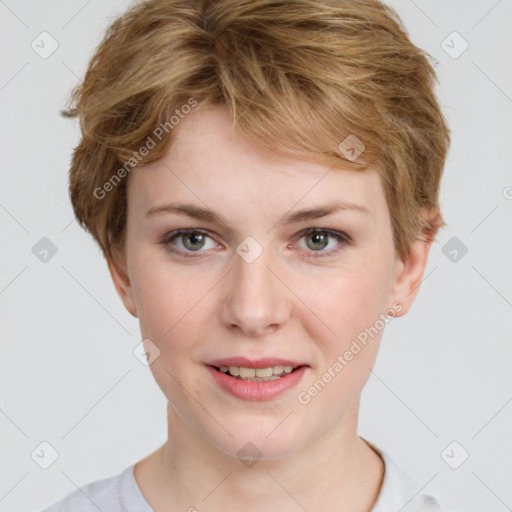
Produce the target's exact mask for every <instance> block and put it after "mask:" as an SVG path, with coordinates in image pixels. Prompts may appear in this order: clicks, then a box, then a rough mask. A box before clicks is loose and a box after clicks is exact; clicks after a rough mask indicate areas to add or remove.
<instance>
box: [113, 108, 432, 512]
mask: <svg viewBox="0 0 512 512" xmlns="http://www.w3.org/2000/svg"><path fill="white" fill-rule="evenodd" d="M175 130H176V132H175V134H174V135H175V139H174V142H173V144H172V145H171V147H170V149H169V151H168V153H167V154H166V155H165V156H164V157H163V158H162V159H160V160H158V161H156V162H153V163H151V164H149V165H146V166H144V167H140V168H136V169H134V170H133V171H132V173H131V174H130V177H129V182H128V218H127V226H126V229H127V232H126V244H125V248H124V253H123V254H120V255H118V257H117V258H116V261H115V262H113V261H111V262H109V269H110V272H111V275H112V278H113V281H114V284H115V286H116V289H117V291H118V293H119V295H120V297H121V299H122V300H123V302H124V305H125V306H126V308H127V310H128V311H129V312H130V313H131V314H132V315H134V316H136V317H138V318H139V321H140V326H141V333H142V337H143V339H150V340H151V341H152V343H154V344H155V345H156V346H157V347H158V349H159V350H160V355H159V357H158V358H157V359H156V360H155V361H154V362H153V363H152V364H151V366H150V369H151V372H152V373H153V376H154V378H155V379H156V382H157V384H158V385H159V387H160V388H161V390H162V392H163V393H164V395H165V397H166V398H167V400H168V430H169V432H168V434H169V435H168V439H167V441H166V442H165V443H164V444H163V445H162V446H161V447H160V448H159V449H158V450H156V451H155V452H154V453H152V454H151V455H149V456H148V457H146V458H145V459H143V460H141V461H139V462H138V463H137V464H136V466H135V472H134V474H135V478H136V481H137V483H138V485H139V487H140V489H141V491H142V493H143V495H144V496H145V498H146V500H147V501H148V502H149V504H150V505H151V506H152V507H153V508H154V509H155V510H157V511H163V510H166V511H168V510H181V511H183V510H190V511H191V512H192V511H193V510H195V509H197V510H199V511H201V512H205V511H218V510H237V511H249V510H250V511H251V512H255V511H260V510H261V511H263V510H265V511H267V510H280V511H284V512H286V511H297V510H301V506H302V507H304V508H305V509H306V510H308V511H309V512H313V511H316V510H326V509H331V510H332V509H336V510H338V511H340V512H349V511H350V512H356V511H359V512H368V511H370V510H371V508H372V506H373V505H374V503H375V501H376V499H377V497H378V494H379V491H380V487H381V484H382V478H383V473H384V465H383V462H382V459H381V457H380V456H379V455H378V454H377V452H376V451H374V450H373V449H372V448H371V447H370V446H369V445H368V444H367V443H366V442H365V441H364V440H362V439H361V438H360V437H359V436H358V434H357V417H358V410H359V399H360V394H361V391H362V389H363V387H364V385H365V383H366V381H367V379H368V377H369V374H370V371H371V368H372V366H373V364H374V361H375V358H376V356H377V352H378V348H379V343H380V338H381V335H382V330H381V331H380V332H379V334H378V335H377V336H375V337H373V338H371V339H370V341H369V342H368V344H367V345H366V346H364V348H363V349H362V350H361V351H360V352H359V353H357V355H355V356H354V357H353V359H352V360H351V361H349V362H348V364H347V365H346V366H344V368H343V370H342V371H340V372H339V373H336V374H335V375H336V376H335V377H334V378H332V379H331V380H330V382H329V383H328V384H327V385H326V386H325V387H324V388H323V389H322V390H321V391H320V392H319V393H318V394H317V395H316V396H314V397H312V398H311V400H310V401H309V403H307V404H303V403H300V402H299V400H298V398H297V396H298V393H299V392H301V391H307V390H308V388H309V386H311V384H312V383H314V382H315V381H316V380H317V379H319V378H321V376H322V374H323V373H324V372H325V371H327V370H328V368H329V367H332V366H333V363H334V362H335V361H336V360H337V357H338V355H342V354H344V353H345V352H346V350H348V349H349V348H350V346H351V343H352V341H353V340H354V339H356V337H357V335H358V334H359V333H361V332H362V331H364V329H365V328H367V327H370V326H373V325H375V324H376V320H378V319H379V318H382V317H379V315H382V314H385V313H386V311H388V310H389V309H390V308H392V305H393V303H395V308H396V304H399V308H401V309H400V311H399V312H396V314H395V315H394V316H401V315H403V314H405V313H406V312H407V311H408V310H409V308H410V306H411V304H412V302H413V301H414V299H415V297H416V294H417V292H418V290H419V285H420V282H421V279H422V276H423V272H424V269H425V266H426V263H427V257H428V253H429V250H430V246H431V243H432V242H431V241H430V240H428V241H420V240H418V241H416V242H414V243H413V244H412V246H411V250H410V253H409V256H408V257H407V258H405V259H403V260H401V259H399V258H398V257H397V256H396V253H395V249H394V247H393V238H392V228H391V219H390V215H389V210H388V207H387V203H386V200H385V196H384V189H383V187H382V184H381V181H380V178H379V176H378V174H377V173H376V171H375V170H374V169H371V168H370V169H368V170H366V171H362V172H361V171H349V170H343V169H330V168H329V167H326V166H325V165H323V164H320V163H317V162H312V161H306V160H299V159H296V158H292V157H289V156H285V155H282V154H277V153H273V152H271V151H268V150H265V149H263V148H262V147H261V146H259V145H258V144H256V143H254V142H252V141H250V140H249V139H247V138H246V137H245V136H244V135H243V134H242V133H241V132H239V131H238V130H237V129H235V131H234V132H233V131H232V130H231V121H230V119H229V117H228V115H227V113H225V111H224V110H222V109H221V108H219V107H210V108H207V109H203V110H198V111H195V112H194V113H192V114H190V115H188V116H187V117H186V118H185V119H184V120H183V121H182V122H181V123H180V125H179V126H178V127H177V128H175ZM340 200H341V201H344V202H346V203H354V204H357V205H360V206H362V207H364V208H366V209H367V210H368V211H367V212H366V213H364V212H362V211H359V210H356V209H345V210H342V211H339V212H336V213H333V214H330V215H328V216H325V217H322V218H319V219H316V220H309V221H302V222H299V223H296V224H292V225H284V224H282V223H281V219H282V217H283V216H284V215H286V214H288V213H290V212H295V211H297V210H302V209H307V208H311V207H313V206H318V205H324V204H326V203H329V202H331V201H340ZM178 201H179V202H183V203H192V204H194V205H196V206H198V207H203V208H209V209H211V210H214V211H215V212H217V214H218V215H219V216H220V217H221V218H222V219H224V221H223V222H220V223H219V222H215V223H212V222H210V221H206V220H197V219H192V218H189V217H187V216H184V215H179V214H175V213H174V214H173V213H163V214H154V215H149V216H148V215H146V212H147V211H148V210H150V209H151V208H155V207H159V206H161V205H164V204H168V203H171V202H178ZM311 227H313V228H318V229H321V228H322V229H330V230H334V231H337V232H343V233H346V234H348V235H349V237H350V242H349V243H344V242H340V241H337V240H336V239H335V238H333V237H326V236H324V238H322V237H320V239H319V238H318V237H317V238H315V237H314V235H302V234H301V231H302V230H304V229H306V228H311ZM182 228H196V229H200V230H202V231H203V232H206V233H205V234H206V236H205V237H204V238H194V237H193V236H192V237H191V236H190V235H189V236H188V237H187V236H181V237H178V238H175V239H174V240H173V241H169V238H168V239H167V240H168V243H167V246H166V245H165V244H164V243H161V242H162V239H163V238H164V237H165V236H166V235H167V234H169V233H172V232H173V231H175V230H177V229H182ZM203 234H204V233H203ZM320 235H321V233H320ZM247 236H251V237H253V238H254V239H255V240H256V241H257V243H258V244H259V245H260V247H261V248H262V250H263V252H262V254H261V255H260V256H259V257H258V258H257V259H256V260H255V261H253V262H252V263H247V262H246V261H244V259H243V258H241V257H240V256H239V255H238V254H237V252H236V248H237V246H238V245H239V244H240V243H241V242H242V241H243V240H244V239H245V238H246V237H247ZM171 249H174V250H175V251H178V252H177V253H173V252H171ZM194 249H196V250H195V251H194ZM187 251H188V252H187ZM183 254H192V257H189V258H187V257H185V256H184V255H183ZM319 254H322V255H324V257H321V256H318V255H319ZM393 321H394V320H393ZM231 356H246V357H248V358H258V357H263V356H275V357H285V358H289V359H294V360H298V361H301V362H304V363H306V364H308V365H309V368H308V369H307V371H306V373H305V375H304V377H303V379H302V380H301V381H300V382H299V384H298V385H297V386H295V387H294V388H292V389H291V390H288V391H286V392H285V393H283V394H281V395H279V396H278V397H276V398H273V399H271V400H265V401H247V400H242V399H240V398H236V397H233V396H231V395H230V394H227V393H226V392H225V391H223V390H221V389H220V388H219V387H218V386H217V385H216V384H215V383H214V380H213V378H212V376H211V375H210V373H209V372H208V370H207V369H206V367H205V362H207V361H211V360H213V359H217V358H221V357H231ZM331 371H332V370H331ZM247 442H251V443H253V444H254V445H255V446H256V447H257V448H258V450H259V451H260V452H261V454H262V458H261V459H260V460H259V461H258V462H256V464H254V465H253V466H252V467H246V466H245V465H244V464H242V463H241V461H240V460H239V459H238V458H237V452H238V451H239V450H240V449H241V448H242V447H243V446H244V445H245V444H246V443H247ZM221 482H222V483H221ZM219 484H220V485H219ZM263 490H264V491H263ZM205 497H206V499H205ZM299 504H300V505H299ZM334 505H335V506H334ZM192 507H195V509H194V508H192Z"/></svg>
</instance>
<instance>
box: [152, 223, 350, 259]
mask: <svg viewBox="0 0 512 512" xmlns="http://www.w3.org/2000/svg"><path fill="white" fill-rule="evenodd" d="M190 234H201V235H205V236H207V237H208V238H211V237H210V235H209V234H208V233H207V232H206V231H203V230H201V229H196V228H189V229H179V230H176V231H173V232H171V233H168V234H166V235H165V236H164V237H163V238H162V240H160V242H159V243H160V244H161V245H163V246H164V247H166V248H168V250H169V251H170V252H172V253H174V254H178V255H180V256H183V257H185V258H197V257H198V255H195V254H194V253H201V252H204V251H201V250H199V251H185V252H184V251H182V250H181V249H180V250H176V249H173V248H171V245H172V244H171V242H172V241H173V240H174V239H176V238H179V237H180V236H184V235H190ZM310 234H315V235H318V234H321V235H328V236H329V237H332V238H334V239H335V240H337V241H338V242H340V243H341V247H338V248H336V249H331V250H330V251H308V252H309V253H310V254H309V255H307V256H305V257H306V258H307V259H316V258H325V257H329V256H332V255H333V254H335V253H337V252H339V251H340V250H342V248H343V246H347V245H351V244H352V239H351V238H350V237H349V236H348V235H347V234H346V233H344V232H342V231H333V230H331V229H325V228H308V229H305V230H303V231H301V232H300V233H299V234H298V236H299V239H298V240H300V239H301V238H303V237H304V236H306V235H310ZM314 253H318V254H314Z"/></svg>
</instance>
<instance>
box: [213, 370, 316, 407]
mask: <svg viewBox="0 0 512 512" xmlns="http://www.w3.org/2000/svg"><path fill="white" fill-rule="evenodd" d="M206 367H207V368H208V370H209V371H210V373H211V374H212V376H213V378H214V380H215V382H216V383H217V384H218V385H219V386H220V387H221V388H222V389H223V390H224V391H227V392H228V393H231V394H232V395H234V396H236V397H237V398H242V399H244V400H270V399H272V398H274V397H276V396H278V395H280V394H281V393H284V392H285V391H287V390H288V389H290V388H292V387H293V386H295V385H297V384H298V382H299V381H300V379H301V378H302V376H303V375H304V373H305V372H306V370H307V366H301V367H300V368H299V369H297V370H295V371H294V372H291V373H288V374H286V375H285V376H284V377H280V378H279V379H275V380H267V381H259V382H253V381H247V380H240V379H236V378H235V377H231V376H230V375H228V374H226V373H222V372H221V371H218V370H216V369H215V368H213V366H206Z"/></svg>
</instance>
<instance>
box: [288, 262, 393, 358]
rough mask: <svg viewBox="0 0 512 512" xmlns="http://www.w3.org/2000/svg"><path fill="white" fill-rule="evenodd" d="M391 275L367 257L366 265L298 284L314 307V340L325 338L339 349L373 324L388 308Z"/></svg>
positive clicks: (309, 305)
mask: <svg viewBox="0 0 512 512" xmlns="http://www.w3.org/2000/svg"><path fill="white" fill-rule="evenodd" d="M389 275H390V274H389V271H388V270H387V268H386V267H385V266H384V265H382V264H379V262H377V261H375V260H368V263H367V264H359V265H358V266H357V267H356V266H354V267H353V268H348V267H347V268H342V269H339V271H336V270H333V271H332V272H330V273H329V275H325V277H321V278H319V279H318V278H317V279H315V280H309V279H305V280H302V282H301V283H297V287H298V289H299V291H298V295H299V296H300V297H305V298H306V300H305V303H306V305H307V306H308V307H309V309H310V310H311V314H310V315H309V317H310V319H311V320H310V322H309V328H310V330H312V331H314V332H315V336H313V339H317V340H318V339H322V340H324V341H325V342H329V343H330V344H333V345H334V347H335V348H337V349H340V348H343V347H344V346H345V345H346V344H347V343H349V342H350V340H351V339H353V338H354V337H356V336H357V335H358V334H359V333H360V332H361V331H363V330H364V329H365V328H367V327H369V326H371V325H373V324H374V323H375V322H376V320H378V319H379V315H381V314H383V313H385V312H386V310H387V308H388V304H387V300H388V297H389V290H390V279H389ZM313 284H314V286H312V285H313ZM321 333H322V334H321Z"/></svg>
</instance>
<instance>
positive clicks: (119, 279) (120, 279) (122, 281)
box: [107, 250, 138, 318]
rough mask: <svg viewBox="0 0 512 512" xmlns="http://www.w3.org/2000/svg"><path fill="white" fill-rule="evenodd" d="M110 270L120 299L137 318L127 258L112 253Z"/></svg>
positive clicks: (115, 251)
mask: <svg viewBox="0 0 512 512" xmlns="http://www.w3.org/2000/svg"><path fill="white" fill-rule="evenodd" d="M107 265H108V270H109V272H110V276H111V277H112V281H113V282H114V286H115V288H116V290H117V293H118V295H119V297H121V300H122V301H123V304H124V307H125V308H126V309H127V310H128V312H129V313H130V314H131V315H133V316H134V317H136V318H137V316H138V315H137V309H136V307H135V301H134V300H133V289H132V285H131V282H130V277H129V274H128V271H127V266H126V258H125V256H124V254H121V253H120V252H119V251H117V250H113V251H112V258H108V259H107Z"/></svg>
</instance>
